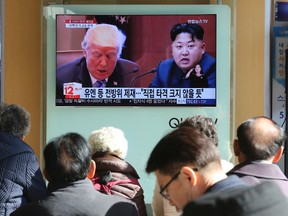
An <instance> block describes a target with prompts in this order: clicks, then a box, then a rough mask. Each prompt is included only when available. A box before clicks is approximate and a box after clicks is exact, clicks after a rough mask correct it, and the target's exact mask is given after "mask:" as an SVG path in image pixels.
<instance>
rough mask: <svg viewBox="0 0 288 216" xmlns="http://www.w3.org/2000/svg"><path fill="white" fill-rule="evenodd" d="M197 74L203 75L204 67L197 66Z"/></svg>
mask: <svg viewBox="0 0 288 216" xmlns="http://www.w3.org/2000/svg"><path fill="white" fill-rule="evenodd" d="M195 72H196V74H202V67H201V65H200V64H196V66H195Z"/></svg>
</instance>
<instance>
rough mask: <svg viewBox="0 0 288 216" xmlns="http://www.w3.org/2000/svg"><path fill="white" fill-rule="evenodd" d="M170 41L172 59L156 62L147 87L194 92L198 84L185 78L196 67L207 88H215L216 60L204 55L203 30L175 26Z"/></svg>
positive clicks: (194, 26) (196, 25)
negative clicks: (198, 66)
mask: <svg viewBox="0 0 288 216" xmlns="http://www.w3.org/2000/svg"><path fill="white" fill-rule="evenodd" d="M170 37H171V40H172V45H171V49H172V58H169V59H166V60H164V61H162V62H160V64H159V65H158V67H157V73H156V75H155V77H154V79H153V80H152V81H151V83H150V85H149V87H158V88H196V87H198V85H199V84H197V83H195V80H193V79H189V76H186V75H187V73H189V72H190V71H192V70H193V69H194V68H195V66H196V65H197V64H198V65H200V66H201V68H202V71H203V75H204V76H205V77H206V79H207V82H208V86H207V87H208V88H215V87H216V60H215V58H214V57H212V56H210V55H209V54H208V53H206V52H205V46H206V44H205V43H204V41H203V38H204V29H203V28H202V27H201V26H200V25H198V24H192V23H182V24H176V25H175V26H174V27H173V28H172V30H171V31H170ZM201 82H202V81H201Z"/></svg>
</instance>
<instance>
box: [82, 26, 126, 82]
mask: <svg viewBox="0 0 288 216" xmlns="http://www.w3.org/2000/svg"><path fill="white" fill-rule="evenodd" d="M125 40H126V36H125V35H124V34H123V33H122V31H121V30H119V29H118V28H117V27H116V26H114V25H110V24H96V26H95V27H92V28H90V29H88V31H87V32H86V35H85V36H84V39H83V41H82V43H81V45H82V49H83V51H84V56H85V58H86V65H87V69H88V71H89V73H90V74H91V75H92V76H93V77H94V78H95V79H97V80H103V79H106V78H107V77H109V76H110V75H111V74H112V73H113V71H114V69H115V66H116V63H117V60H118V58H119V57H120V55H121V52H122V49H123V46H124V43H125Z"/></svg>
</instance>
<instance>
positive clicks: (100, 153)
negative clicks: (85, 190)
mask: <svg viewBox="0 0 288 216" xmlns="http://www.w3.org/2000/svg"><path fill="white" fill-rule="evenodd" d="M88 142H89V143H90V145H91V147H92V153H93V156H92V158H93V160H94V161H95V162H96V173H95V176H94V178H93V179H92V182H93V184H94V188H95V189H97V190H99V191H101V192H103V193H106V194H113V195H119V196H122V197H125V198H127V199H131V200H132V201H134V202H135V203H136V205H137V207H138V210H139V214H140V215H141V216H146V215H147V212H146V206H145V202H144V192H143V189H142V187H141V185H140V184H139V181H138V179H139V178H140V177H139V175H138V173H137V171H136V170H135V169H134V167H133V166H132V165H131V164H129V163H128V162H127V161H125V160H124V159H125V157H126V154H127V151H128V142H127V140H126V138H125V135H124V133H123V131H122V130H120V129H118V128H115V127H103V128H101V129H99V130H95V131H92V132H91V134H90V136H89V139H88Z"/></svg>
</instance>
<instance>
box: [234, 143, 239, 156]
mask: <svg viewBox="0 0 288 216" xmlns="http://www.w3.org/2000/svg"><path fill="white" fill-rule="evenodd" d="M233 149H234V154H235V156H237V157H239V156H240V148H239V142H238V139H234V143H233Z"/></svg>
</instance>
